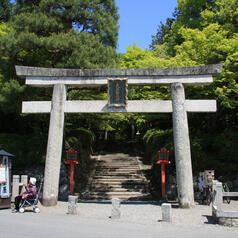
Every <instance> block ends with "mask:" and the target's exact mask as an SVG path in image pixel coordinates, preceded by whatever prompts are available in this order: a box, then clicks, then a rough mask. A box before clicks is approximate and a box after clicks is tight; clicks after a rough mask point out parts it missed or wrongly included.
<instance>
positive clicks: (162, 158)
mask: <svg viewBox="0 0 238 238" xmlns="http://www.w3.org/2000/svg"><path fill="white" fill-rule="evenodd" d="M157 164H161V185H162V199H163V198H165V165H166V164H170V161H169V151H168V150H166V149H165V148H162V149H161V150H159V151H158V162H157Z"/></svg>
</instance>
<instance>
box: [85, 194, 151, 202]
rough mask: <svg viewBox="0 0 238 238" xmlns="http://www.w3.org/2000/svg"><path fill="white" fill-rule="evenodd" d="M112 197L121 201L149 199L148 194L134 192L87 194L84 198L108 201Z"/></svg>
mask: <svg viewBox="0 0 238 238" xmlns="http://www.w3.org/2000/svg"><path fill="white" fill-rule="evenodd" d="M112 198H119V199H120V200H121V201H148V200H151V195H150V194H135V195H118V194H116V195H105V196H100V195H94V196H90V195H87V196H86V197H85V198H84V199H85V200H91V201H110V200H111V199H112Z"/></svg>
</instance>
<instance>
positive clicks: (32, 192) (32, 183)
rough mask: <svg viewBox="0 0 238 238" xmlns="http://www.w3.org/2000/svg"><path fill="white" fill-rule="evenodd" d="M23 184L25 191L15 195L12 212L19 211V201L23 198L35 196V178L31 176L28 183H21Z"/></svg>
mask: <svg viewBox="0 0 238 238" xmlns="http://www.w3.org/2000/svg"><path fill="white" fill-rule="evenodd" d="M23 186H25V189H26V191H25V192H24V193H22V194H20V195H19V196H16V197H15V209H14V212H17V211H19V206H20V203H21V202H22V201H23V200H24V199H26V198H30V197H34V196H36V193H37V191H36V178H33V177H31V178H30V180H29V184H28V185H27V186H26V185H23Z"/></svg>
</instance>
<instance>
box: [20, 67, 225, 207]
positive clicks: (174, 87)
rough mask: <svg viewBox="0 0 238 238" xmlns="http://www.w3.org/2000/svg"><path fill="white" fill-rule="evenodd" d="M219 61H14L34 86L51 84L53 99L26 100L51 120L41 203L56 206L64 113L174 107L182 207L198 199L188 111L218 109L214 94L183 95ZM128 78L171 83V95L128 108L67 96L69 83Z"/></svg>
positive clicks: (207, 78)
mask: <svg viewBox="0 0 238 238" xmlns="http://www.w3.org/2000/svg"><path fill="white" fill-rule="evenodd" d="M221 70H222V66H221V65H209V66H197V67H188V68H170V69H105V70H80V69H78V70H77V69H47V68H35V67H23V66H16V73H17V75H19V76H22V77H26V84H28V85H32V86H45V87H47V86H53V87H54V89H53V97H52V101H51V102H50V101H49V102H23V107H22V112H23V113H50V126H49V135H48V144H47V153H46V163H45V181H44V188H43V205H44V206H55V205H56V204H57V200H58V186H59V172H60V163H61V153H62V141H63V127H64V114H65V113H108V112H124V113H133V112H134V113H171V112H172V114H173V133H174V146H175V160H176V175H177V187H178V198H179V203H180V207H182V208H190V207H192V206H193V205H194V194H193V176H192V165H191V152H190V141H189V130H188V122H187V112H215V111H216V101H215V100H185V93H184V86H183V84H186V85H193V84H197V85H199V84H200V85H201V84H209V83H212V81H213V79H212V75H214V74H218V73H220V72H221ZM113 77H114V78H119V77H123V78H128V84H132V85H151V84H163V85H168V84H171V95H172V101H162V100H152V101H128V106H127V107H126V108H120V107H119V108H109V107H108V105H107V101H66V86H67V85H74V86H83V87H85V86H92V85H94V86H97V85H98V86H100V85H106V84H107V78H113Z"/></svg>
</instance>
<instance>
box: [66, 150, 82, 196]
mask: <svg viewBox="0 0 238 238" xmlns="http://www.w3.org/2000/svg"><path fill="white" fill-rule="evenodd" d="M66 153H67V160H66V162H65V163H66V164H69V165H70V179H69V188H70V195H73V193H74V165H75V164H79V162H78V154H79V152H78V151H76V150H75V149H73V148H70V149H69V150H67V151H66Z"/></svg>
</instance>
